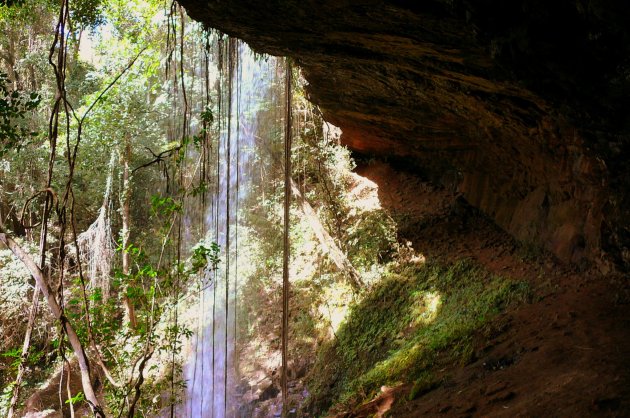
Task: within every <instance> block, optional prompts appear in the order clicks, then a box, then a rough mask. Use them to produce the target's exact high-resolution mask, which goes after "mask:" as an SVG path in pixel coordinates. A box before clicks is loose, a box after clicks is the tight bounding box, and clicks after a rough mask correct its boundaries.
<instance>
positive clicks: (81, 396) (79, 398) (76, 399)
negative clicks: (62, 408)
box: [65, 392, 85, 405]
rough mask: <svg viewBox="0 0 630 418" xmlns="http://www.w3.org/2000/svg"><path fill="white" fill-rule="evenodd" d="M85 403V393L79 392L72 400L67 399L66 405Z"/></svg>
mask: <svg viewBox="0 0 630 418" xmlns="http://www.w3.org/2000/svg"><path fill="white" fill-rule="evenodd" d="M83 401H85V395H84V394H83V392H78V393H77V394H76V395H74V396H73V397H71V398H70V399H66V402H65V403H67V404H72V405H77V404H79V403H81V402H83Z"/></svg>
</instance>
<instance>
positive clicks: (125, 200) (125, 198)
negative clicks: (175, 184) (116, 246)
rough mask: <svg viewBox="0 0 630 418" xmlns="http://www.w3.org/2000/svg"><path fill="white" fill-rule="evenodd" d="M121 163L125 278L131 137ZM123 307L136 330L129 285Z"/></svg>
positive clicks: (122, 154) (129, 217) (128, 268)
mask: <svg viewBox="0 0 630 418" xmlns="http://www.w3.org/2000/svg"><path fill="white" fill-rule="evenodd" d="M121 160H122V161H121V163H122V166H123V189H122V193H121V202H120V203H121V209H122V210H121V215H122V237H121V238H122V247H123V251H122V272H123V274H124V275H125V276H127V275H128V274H129V271H130V260H129V252H128V251H127V247H128V246H129V231H130V221H131V216H130V206H131V177H130V174H131V171H130V169H129V162H130V160H131V141H130V140H129V136H128V135H125V147H124V150H123V152H122V153H121ZM122 291H123V305H124V306H125V315H126V318H125V319H126V320H127V321H128V322H129V325H130V326H131V328H132V329H136V328H137V326H138V321H137V319H136V311H135V308H134V306H133V303H132V302H131V300H130V299H129V296H127V285H125V286H123V289H122Z"/></svg>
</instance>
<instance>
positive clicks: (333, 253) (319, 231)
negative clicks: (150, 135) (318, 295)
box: [291, 179, 363, 291]
mask: <svg viewBox="0 0 630 418" xmlns="http://www.w3.org/2000/svg"><path fill="white" fill-rule="evenodd" d="M291 191H292V192H293V195H294V196H295V199H296V200H297V203H298V206H299V208H300V210H301V211H302V213H303V214H304V216H306V219H307V220H308V223H309V225H310V227H311V229H312V230H313V233H315V237H317V240H318V241H319V243H320V245H321V246H322V250H324V253H326V254H327V255H328V256H329V257H330V259H331V260H332V261H333V263H335V265H336V266H337V268H338V269H339V270H341V271H342V272H343V273H345V274H346V275H347V276H348V278H349V281H350V285H351V286H352V288H353V289H354V290H355V291H359V290H360V289H361V288H362V287H363V280H362V279H361V275H359V272H358V271H357V270H356V269H355V268H354V266H353V265H352V263H350V260H348V257H346V255H345V254H344V252H343V251H341V249H340V248H339V246H338V245H337V244H336V243H335V240H334V239H333V238H332V237H331V236H330V234H329V233H328V231H326V228H324V225H322V223H321V221H320V220H319V217H318V216H317V213H315V210H313V207H312V206H311V205H310V204H309V203H308V202H307V200H306V199H305V198H304V196H303V195H302V192H300V189H299V187H297V184H295V181H294V180H293V179H291Z"/></svg>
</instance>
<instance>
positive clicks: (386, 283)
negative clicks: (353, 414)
mask: <svg viewBox="0 0 630 418" xmlns="http://www.w3.org/2000/svg"><path fill="white" fill-rule="evenodd" d="M528 292H529V290H528V287H527V285H526V284H525V283H522V282H514V281H511V280H509V279H506V278H502V277H499V276H495V275H492V274H489V273H487V272H486V271H484V270H482V269H481V268H479V267H477V266H475V265H474V264H472V263H471V262H468V261H461V262H458V263H455V264H453V265H451V266H447V267H445V266H442V265H439V264H437V263H432V264H426V265H420V266H417V265H402V266H398V267H397V268H392V271H391V272H390V273H389V274H388V275H387V276H386V277H385V278H384V279H383V280H382V281H381V282H380V283H378V284H377V285H376V286H375V287H374V288H373V289H372V290H371V291H370V292H369V293H368V294H367V295H366V296H365V298H364V299H363V300H362V301H361V302H360V303H358V304H356V305H354V306H353V307H352V308H351V312H350V315H349V316H348V317H347V320H346V322H345V323H344V324H342V326H341V328H340V329H339V331H338V332H337V338H336V339H335V340H333V341H331V342H330V343H328V344H326V345H325V346H324V347H323V348H322V350H321V351H320V353H319V355H318V359H317V362H316V365H315V366H314V368H313V373H312V374H311V376H310V379H309V380H310V389H311V393H312V395H311V397H310V399H309V402H310V406H311V407H312V408H314V409H315V410H325V409H326V408H327V407H328V406H330V405H331V404H333V403H336V402H341V403H346V404H348V403H355V402H360V401H361V400H363V399H366V398H370V397H372V396H373V395H374V394H375V393H376V392H377V390H378V388H380V386H382V385H392V384H396V383H400V382H403V383H404V382H414V381H415V382H416V383H415V384H414V388H413V389H412V396H419V395H420V394H422V393H424V392H426V391H428V390H430V389H431V388H433V387H435V385H436V384H437V383H436V382H435V380H434V378H433V377H432V375H431V373H432V372H431V370H432V369H433V368H434V367H435V366H436V362H437V361H438V360H437V359H438V358H444V356H446V358H448V359H449V360H450V362H451V363H452V362H455V363H457V362H459V363H462V364H466V363H467V362H469V361H471V359H472V358H473V356H474V350H473V347H472V337H473V335H474V334H475V333H476V332H478V331H479V330H480V329H482V328H483V327H484V326H485V325H486V324H488V322H489V321H491V320H492V319H493V318H494V317H496V316H497V315H498V314H499V313H500V312H501V311H502V310H504V309H505V308H506V307H507V306H509V305H510V304H512V303H515V302H521V301H524V300H525V299H526V297H527V295H528Z"/></svg>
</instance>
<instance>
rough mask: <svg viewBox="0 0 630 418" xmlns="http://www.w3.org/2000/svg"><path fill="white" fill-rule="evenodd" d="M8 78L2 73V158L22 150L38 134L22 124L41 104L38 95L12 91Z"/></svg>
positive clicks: (0, 140) (0, 101)
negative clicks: (11, 150)
mask: <svg viewBox="0 0 630 418" xmlns="http://www.w3.org/2000/svg"><path fill="white" fill-rule="evenodd" d="M7 84H8V76H7V74H5V73H2V72H0V158H1V157H2V156H4V154H5V153H6V152H7V151H9V150H10V149H18V150H19V149H20V148H22V147H23V146H24V145H25V144H26V143H27V141H28V140H29V139H32V138H34V137H35V136H37V132H34V131H32V130H30V129H28V128H27V127H26V126H25V125H24V124H23V123H21V122H22V121H23V120H24V119H25V118H26V115H27V113H28V112H32V111H34V110H35V109H36V108H37V106H38V105H39V103H40V96H39V95H38V94H37V93H34V92H33V93H26V92H22V91H19V90H10V89H9V87H8V86H7Z"/></svg>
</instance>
